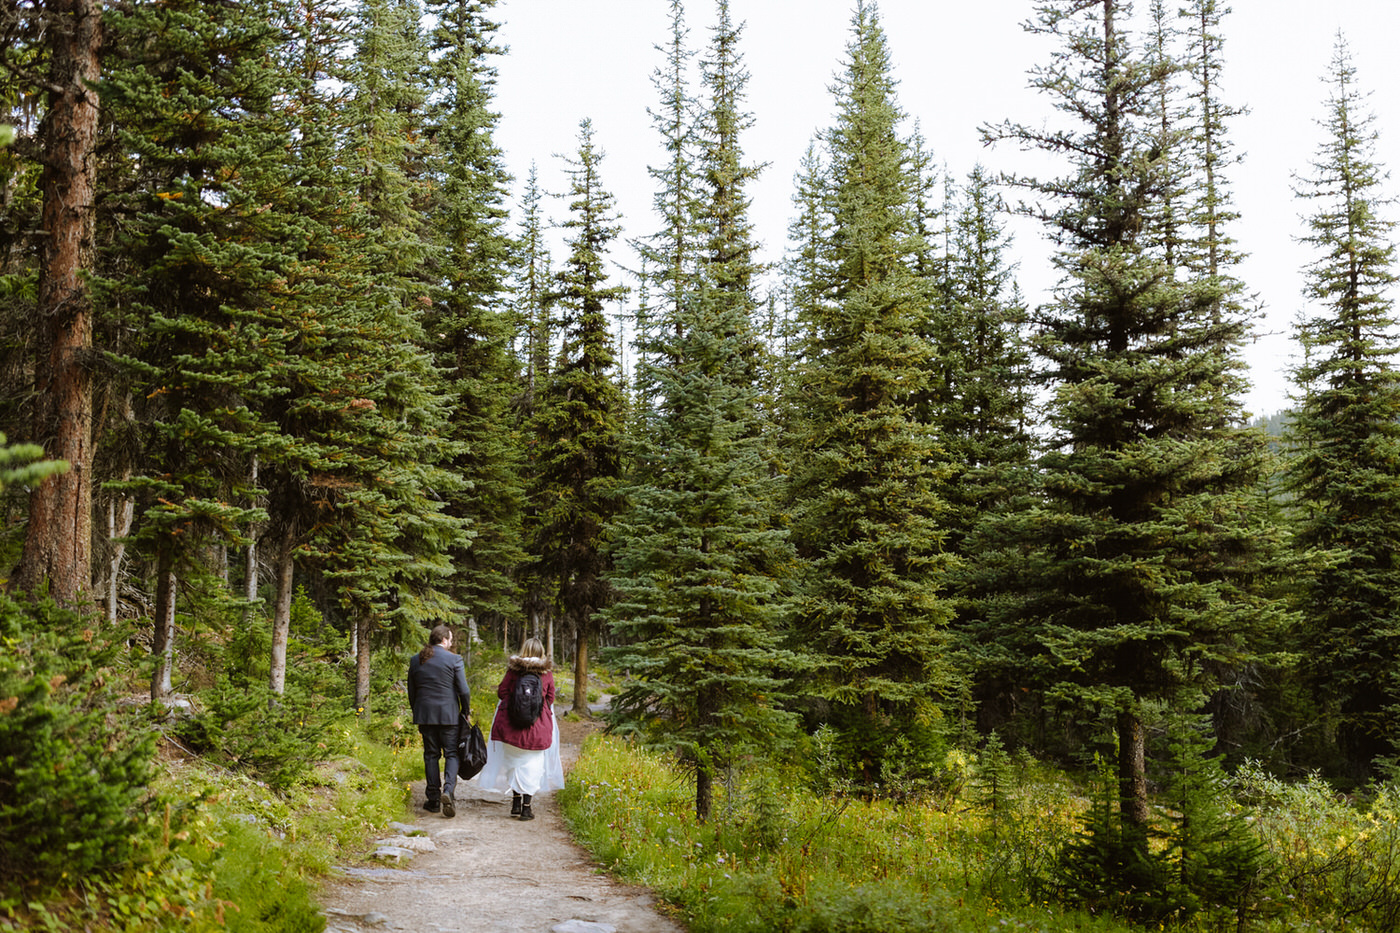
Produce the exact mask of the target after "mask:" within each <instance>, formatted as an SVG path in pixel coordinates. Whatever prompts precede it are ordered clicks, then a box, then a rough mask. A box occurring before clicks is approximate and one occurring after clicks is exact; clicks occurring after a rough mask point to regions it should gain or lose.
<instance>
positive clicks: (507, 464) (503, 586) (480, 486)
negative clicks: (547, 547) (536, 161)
mask: <svg viewBox="0 0 1400 933" xmlns="http://www.w3.org/2000/svg"><path fill="white" fill-rule="evenodd" d="M494 5H495V4H494V0H487V2H481V0H471V2H468V0H432V2H429V3H428V4H427V9H428V11H429V13H431V14H433V16H434V26H433V30H432V34H431V39H432V51H433V54H434V56H435V58H434V59H433V66H432V75H433V87H434V94H433V95H432V112H431V125H430V133H431V136H432V138H433V139H434V140H435V142H436V156H437V162H438V164H437V165H436V167H435V172H434V174H436V175H438V176H440V178H441V186H440V188H439V189H438V191H437V197H436V199H435V203H434V204H433V215H434V222H433V236H434V238H435V241H436V243H437V247H438V249H437V253H436V256H435V257H434V267H435V268H434V274H435V277H436V278H437V279H439V281H440V285H438V286H437V287H436V288H434V289H433V291H432V292H431V293H430V297H431V298H432V299H433V301H432V307H431V309H430V312H429V313H428V314H427V315H426V320H425V322H424V326H425V328H426V330H427V333H428V335H429V341H430V345H431V346H432V348H433V351H434V356H435V358H436V361H437V365H438V367H439V368H440V369H442V370H443V372H444V374H445V375H446V379H447V382H448V391H449V392H450V395H451V399H452V408H451V417H452V423H453V434H454V437H456V438H457V439H458V440H459V441H461V442H462V443H463V455H462V457H461V459H460V460H459V461H458V462H456V463H455V464H453V467H454V469H455V470H456V472H458V473H460V474H461V475H462V476H463V478H464V479H466V480H467V486H466V487H465V488H464V489H463V491H462V492H461V493H460V494H459V496H458V501H457V502H455V503H454V504H453V507H452V512H453V513H454V514H456V515H458V516H460V517H462V518H464V519H468V520H469V521H470V522H471V525H472V528H473V532H474V535H473V538H472V540H471V544H470V546H469V547H467V548H466V549H465V551H463V552H462V553H459V554H455V555H454V556H453V563H454V564H455V566H456V568H457V575H456V578H455V580H454V582H453V590H454V593H455V595H456V596H457V598H458V599H459V600H460V601H461V602H462V603H463V604H465V605H466V606H467V607H468V611H469V612H471V613H472V614H473V617H474V618H475V617H491V618H497V617H501V616H504V615H508V614H511V613H512V612H513V610H514V607H515V606H516V605H517V603H518V599H517V586H516V583H515V581H514V580H513V578H512V574H513V573H514V572H515V570H516V569H517V568H518V567H519V566H520V565H521V564H522V563H523V562H524V559H525V554H524V549H523V547H522V546H521V543H520V536H521V524H520V522H521V510H522V509H523V507H524V505H523V499H524V489H523V487H522V480H521V469H520V450H519V435H518V433H517V432H515V431H514V430H512V427H513V426H512V425H511V424H510V418H509V403H510V400H511V398H512V396H514V395H515V393H516V391H517V376H516V361H515V359H514V358H513V357H512V354H511V352H510V350H511V340H512V337H513V330H512V328H511V326H510V325H511V321H510V317H509V304H508V301H509V282H508V278H509V272H510V263H511V259H512V249H513V244H512V243H511V241H510V239H509V237H508V235H507V233H506V230H505V224H506V217H507V212H506V209H505V206H504V202H505V196H506V194H505V193H506V186H507V184H508V183H509V181H510V178H509V176H508V175H507V174H506V172H505V169H504V167H503V164H502V163H503V156H502V154H501V151H500V149H499V148H498V147H497V146H496V144H495V141H494V139H493V136H492V134H493V131H494V128H495V124H496V120H497V115H496V114H495V113H494V112H492V110H491V106H492V92H493V89H494V85H495V68H494V67H493V66H492V65H491V64H490V57H491V56H496V55H500V54H502V53H503V51H504V50H503V49H501V48H500V47H498V46H496V45H495V44H494V42H493V38H492V37H493V34H494V32H495V29H496V24H495V23H493V22H491V21H489V20H488V19H487V18H486V17H487V14H488V12H489V11H490V9H491V8H492V7H493V6H494Z"/></svg>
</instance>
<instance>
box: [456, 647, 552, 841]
mask: <svg viewBox="0 0 1400 933" xmlns="http://www.w3.org/2000/svg"><path fill="white" fill-rule="evenodd" d="M553 667H554V665H553V664H552V663H551V662H550V660H549V658H548V657H546V656H545V652H544V645H543V644H542V643H541V642H540V640H539V639H538V638H527V639H526V640H525V643H524V644H522V645H521V646H520V653H519V654H517V655H512V656H511V658H510V660H509V661H508V662H507V663H506V675H505V677H504V678H502V679H501V683H500V685H499V686H497V687H496V696H497V697H499V698H500V702H499V703H497V704H496V716H495V718H494V719H493V720H492V723H491V739H490V742H489V743H488V745H487V755H486V767H485V768H483V769H482V771H481V773H480V774H478V775H477V776H476V778H475V780H476V781H477V784H478V785H479V786H480V787H481V788H482V789H483V790H494V791H499V792H501V793H505V792H506V791H509V792H510V794H511V805H510V814H511V816H513V817H516V818H517V819H521V820H533V819H534V818H535V814H534V811H533V810H532V809H531V804H532V798H533V797H535V796H536V795H537V794H542V793H545V792H547V791H551V790H557V789H559V788H561V787H563V786H564V768H563V764H562V762H561V761H560V760H559V724H558V723H557V722H555V719H554V672H553ZM532 694H533V695H532ZM532 703H533V708H532ZM532 714H533V715H534V718H533V719H531V718H530V717H531V715H532Z"/></svg>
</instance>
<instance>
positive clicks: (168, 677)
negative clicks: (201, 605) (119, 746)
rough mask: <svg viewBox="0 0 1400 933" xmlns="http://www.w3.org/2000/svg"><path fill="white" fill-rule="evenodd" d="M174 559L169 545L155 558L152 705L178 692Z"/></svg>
mask: <svg viewBox="0 0 1400 933" xmlns="http://www.w3.org/2000/svg"><path fill="white" fill-rule="evenodd" d="M176 583H177V580H176V578H175V555H174V552H173V550H172V549H171V546H170V545H169V544H162V545H160V550H159V552H158V554H157V556H156V618H155V637H154V638H153V639H152V641H151V653H152V654H154V655H155V657H156V669H155V673H153V674H152V675H151V702H153V703H158V702H160V701H161V700H165V699H168V698H169V696H170V695H171V694H172V693H173V692H174V691H175V688H174V683H173V681H174V670H175V595H176V594H175V587H176Z"/></svg>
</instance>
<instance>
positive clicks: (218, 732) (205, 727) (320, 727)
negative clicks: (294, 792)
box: [176, 677, 350, 792]
mask: <svg viewBox="0 0 1400 933" xmlns="http://www.w3.org/2000/svg"><path fill="white" fill-rule="evenodd" d="M198 699H199V703H200V706H201V710H200V711H199V712H198V713H197V714H196V715H195V716H193V717H192V718H190V719H188V720H185V721H183V722H181V723H180V724H179V725H178V726H177V727H176V734H177V736H178V737H179V738H180V739H181V740H182V741H183V742H184V743H185V744H186V745H188V746H189V748H190V750H191V751H194V752H197V753H199V754H202V755H213V756H215V757H216V758H217V759H219V760H221V761H223V762H224V763H226V764H227V765H229V766H232V767H235V768H239V769H241V770H245V771H248V772H249V773H250V774H252V775H254V776H255V777H257V778H259V779H260V780H263V781H266V782H267V783H268V785H269V786H271V787H272V788H274V789H275V790H278V791H283V792H285V791H286V790H288V789H289V788H291V787H292V786H293V785H294V784H296V783H297V782H298V781H300V780H301V779H302V778H304V777H305V776H306V775H307V774H308V773H309V771H310V769H311V766H312V765H313V764H314V763H315V762H317V761H319V760H321V759H323V758H325V757H327V756H328V754H330V752H329V750H328V748H327V746H326V743H325V741H324V738H325V736H326V734H327V733H328V731H329V730H330V729H331V728H332V727H333V726H335V725H336V724H338V723H341V722H344V721H345V720H346V719H348V718H349V716H350V713H349V711H348V710H346V709H344V708H343V707H342V706H340V705H339V704H328V703H327V701H326V699H325V698H324V697H313V696H309V695H307V694H306V693H304V692H303V691H301V690H299V689H297V687H296V686H294V685H288V687H287V692H286V693H285V694H282V695H280V696H278V695H275V694H273V693H272V691H271V690H269V689H268V688H267V686H265V685H263V684H249V683H241V684H240V683H236V682H234V681H233V680H231V679H230V678H227V677H221V678H220V679H219V681H218V683H217V684H215V686H214V688H213V689H211V690H208V691H205V692H204V693H201V694H200V695H199V698H198Z"/></svg>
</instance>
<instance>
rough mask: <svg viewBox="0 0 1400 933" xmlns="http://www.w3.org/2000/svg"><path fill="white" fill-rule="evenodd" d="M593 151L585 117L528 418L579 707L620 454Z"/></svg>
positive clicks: (607, 210)
mask: <svg viewBox="0 0 1400 933" xmlns="http://www.w3.org/2000/svg"><path fill="white" fill-rule="evenodd" d="M602 158H603V153H602V152H601V151H600V150H598V149H597V148H595V146H594V144H593V124H592V121H590V120H587V119H585V120H583V121H582V122H581V123H580V124H579V148H578V156H577V158H575V159H569V160H568V164H569V169H568V172H569V178H570V184H569V193H568V196H569V197H570V198H572V200H571V201H570V202H569V210H570V216H569V219H568V220H566V221H564V223H563V226H564V228H565V229H566V230H568V231H570V232H569V234H568V235H567V237H566V242H567V243H568V246H569V256H568V258H567V259H566V260H565V261H564V266H563V268H562V269H561V270H560V271H559V273H558V274H557V276H556V283H555V286H556V288H555V291H554V293H553V295H552V300H553V302H554V306H555V307H556V308H558V312H559V328H560V330H561V332H562V338H563V346H562V348H561V350H560V353H559V362H558V364H557V365H556V367H555V368H554V371H553V372H551V373H550V375H549V380H548V382H547V383H546V385H545V388H544V392H543V394H542V396H541V398H540V399H539V407H538V409H537V410H536V413H535V419H534V422H533V424H532V432H533V434H534V437H533V441H534V443H535V444H536V445H537V446H536V451H537V453H536V468H535V469H536V472H535V488H534V490H533V491H532V495H531V499H532V501H533V503H534V505H535V507H536V508H537V509H538V510H539V513H538V516H537V518H536V520H535V521H536V526H535V535H534V541H533V546H532V553H533V555H534V557H535V563H536V568H537V571H538V572H539V573H540V574H541V575H542V576H543V577H544V578H545V579H546V580H548V581H549V583H550V585H551V587H552V590H553V592H554V594H555V598H556V600H557V603H558V606H559V609H560V612H561V615H562V617H563V619H564V621H565V623H566V624H567V625H569V627H570V629H571V631H572V632H573V636H574V697H573V710H574V712H576V713H579V714H582V715H587V713H588V646H589V641H590V639H591V638H592V637H593V636H594V634H595V633H596V625H597V621H596V619H595V613H597V611H598V610H599V609H602V608H603V607H604V606H606V605H607V603H608V602H609V601H610V599H611V589H610V587H609V586H608V583H607V580H606V579H605V573H606V571H607V569H608V559H607V556H606V554H605V553H604V551H603V547H602V543H603V542H602V534H603V528H604V527H605V525H606V524H607V522H608V521H609V520H610V519H611V518H612V517H613V515H615V514H616V513H617V511H618V507H619V504H620V502H619V496H618V490H617V483H618V478H619V476H620V473H621V468H622V461H621V451H620V447H619V445H620V436H619V435H620V431H621V428H622V418H623V414H624V412H623V396H622V390H621V388H620V387H619V384H618V382H617V379H616V373H615V368H616V350H615V348H614V344H613V340H612V335H611V333H610V331H609V328H608V318H607V304H608V302H616V301H621V300H622V299H623V298H624V297H625V296H626V294H627V290H626V288H625V287H623V286H620V285H610V284H609V283H608V270H607V267H606V265H605V263H606V259H607V250H608V245H609V244H610V243H611V242H612V241H613V240H615V239H616V238H617V234H618V227H617V224H616V217H615V216H614V215H613V213H612V211H613V203H614V201H613V196H612V194H611V193H609V192H608V191H607V189H606V188H605V187H604V186H603V183H602V179H601V177H600V175H599V168H600V164H601V162H602Z"/></svg>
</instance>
